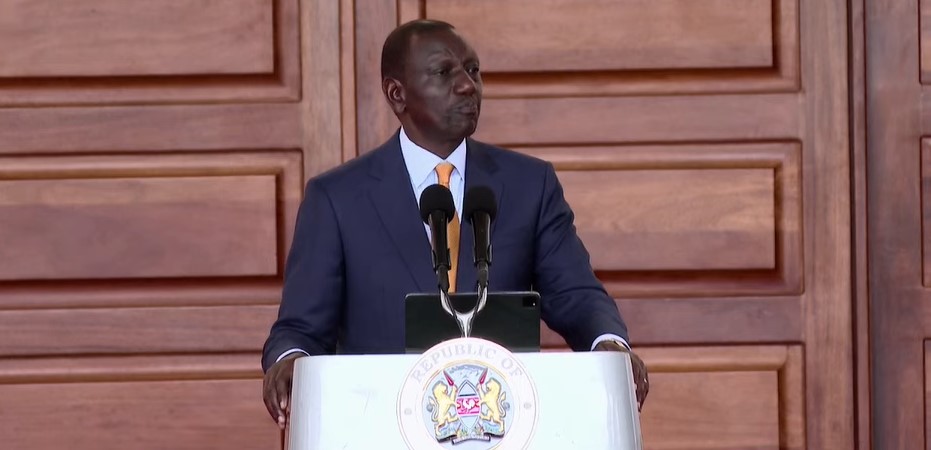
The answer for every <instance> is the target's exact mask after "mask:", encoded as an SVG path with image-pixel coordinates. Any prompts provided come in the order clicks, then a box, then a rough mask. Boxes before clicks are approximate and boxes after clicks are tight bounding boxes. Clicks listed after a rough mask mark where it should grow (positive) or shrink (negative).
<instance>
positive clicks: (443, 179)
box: [436, 162, 459, 293]
mask: <svg viewBox="0 0 931 450" xmlns="http://www.w3.org/2000/svg"><path fill="white" fill-rule="evenodd" d="M453 168H454V167H453V165H452V164H450V163H448V162H443V163H439V164H437V165H436V178H437V180H438V181H439V183H440V184H441V185H442V186H444V187H446V188H447V189H449V177H450V175H452V174H453ZM446 235H447V237H448V239H449V263H450V264H449V265H450V268H449V292H450V293H453V292H456V269H457V268H458V266H459V213H458V212H455V213H454V214H453V220H452V221H451V222H449V225H447V228H446Z"/></svg>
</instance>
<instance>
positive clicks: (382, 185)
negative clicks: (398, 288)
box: [370, 133, 436, 292]
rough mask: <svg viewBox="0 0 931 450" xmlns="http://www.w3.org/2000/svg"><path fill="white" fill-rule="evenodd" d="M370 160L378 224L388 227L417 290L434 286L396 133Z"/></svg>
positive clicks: (430, 289) (426, 242)
mask: <svg viewBox="0 0 931 450" xmlns="http://www.w3.org/2000/svg"><path fill="white" fill-rule="evenodd" d="M375 151H376V152H379V155H378V158H375V159H374V160H373V164H372V169H371V171H370V173H371V175H372V176H373V177H375V178H377V179H379V182H377V183H376V187H375V189H373V190H372V191H371V192H370V195H371V199H372V203H373V204H374V208H375V210H376V211H377V212H378V216H379V218H380V219H381V224H382V226H383V227H385V229H386V230H387V231H388V235H389V236H391V240H392V241H393V242H394V245H395V247H396V248H397V250H398V253H400V254H401V258H402V259H403V260H404V264H405V265H406V266H407V270H408V272H409V273H410V275H411V277H412V278H413V280H414V283H415V284H416V285H417V289H418V290H419V291H420V292H434V291H435V290H436V274H435V273H434V272H433V258H432V256H431V255H432V254H431V249H430V241H429V240H428V239H427V234H426V232H425V230H424V225H423V222H422V221H421V220H420V207H419V206H418V205H417V200H416V197H415V196H414V190H413V188H412V187H411V180H410V177H409V176H408V173H407V167H406V166H405V165H404V157H403V156H402V155H401V144H400V143H399V140H398V134H397V133H395V135H394V137H393V138H392V139H391V140H389V141H388V142H387V143H385V144H384V145H382V146H381V147H379V148H378V149H377V150H375Z"/></svg>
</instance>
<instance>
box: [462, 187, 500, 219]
mask: <svg viewBox="0 0 931 450" xmlns="http://www.w3.org/2000/svg"><path fill="white" fill-rule="evenodd" d="M463 203H464V204H463V205H462V217H463V218H465V219H467V220H472V215H473V214H475V213H476V212H478V211H481V212H484V213H486V214H488V217H490V218H491V220H495V215H497V214H498V201H497V200H495V193H494V191H492V190H491V188H489V187H488V186H474V187H472V188H470V189H469V191H468V192H466V195H465V201H464V202H463Z"/></svg>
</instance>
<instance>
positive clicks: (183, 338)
mask: <svg viewBox="0 0 931 450" xmlns="http://www.w3.org/2000/svg"><path fill="white" fill-rule="evenodd" d="M339 7H340V4H339V3H337V2H328V1H320V2H318V1H307V2H299V1H298V0H223V1H213V2H203V1H197V0H159V1H150V0H0V436H2V438H0V447H2V448H9V449H14V448H15V449H24V450H39V449H55V448H69V449H88V450H89V449H95V450H97V449H198V450H200V449H209V448H217V449H219V448H249V449H269V450H270V449H273V448H279V447H280V436H279V432H278V430H277V427H276V426H275V425H274V423H273V422H272V420H271V419H270V418H269V417H268V413H267V412H266V411H265V407H264V405H263V403H262V400H261V377H262V373H261V368H260V362H259V361H260V354H261V348H262V343H263V341H264V338H265V336H266V335H267V332H268V327H269V325H270V324H271V322H272V321H273V320H274V318H275V314H276V311H277V303H278V301H279V298H280V288H281V268H282V264H283V260H284V256H285V254H286V249H287V248H288V245H289V242H290V240H291V234H292V230H293V225H294V220H295V214H296V208H297V205H298V203H299V202H300V199H301V195H302V191H303V184H304V180H305V178H306V177H308V176H311V175H313V174H315V173H318V172H320V171H321V170H324V169H326V168H329V167H332V166H334V165H335V164H338V163H339V162H340V161H341V159H342V153H343V152H342V140H341V134H342V131H341V123H340V113H339V111H340V108H341V106H340V105H341V100H340V90H341V88H340V85H341V82H340V79H341V78H340V54H339V48H340V31H339V30H340V13H339Z"/></svg>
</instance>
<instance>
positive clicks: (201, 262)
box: [0, 175, 280, 280]
mask: <svg viewBox="0 0 931 450" xmlns="http://www.w3.org/2000/svg"><path fill="white" fill-rule="evenodd" d="M276 206H277V195H276V182H275V177H274V176H273V175H251V176H215V177H151V178H96V179H94V178H90V179H57V180H13V181H0V235H5V236H20V239H15V240H10V241H7V242H6V243H5V244H4V245H3V246H2V247H0V280H31V279H103V278H156V277H162V278H164V277H207V276H262V275H275V274H277V273H278V260H279V258H280V257H279V255H278V248H277V247H278V245H277V244H278V241H277V240H278V238H279V236H278V229H279V227H278V223H277V207H276Z"/></svg>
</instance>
